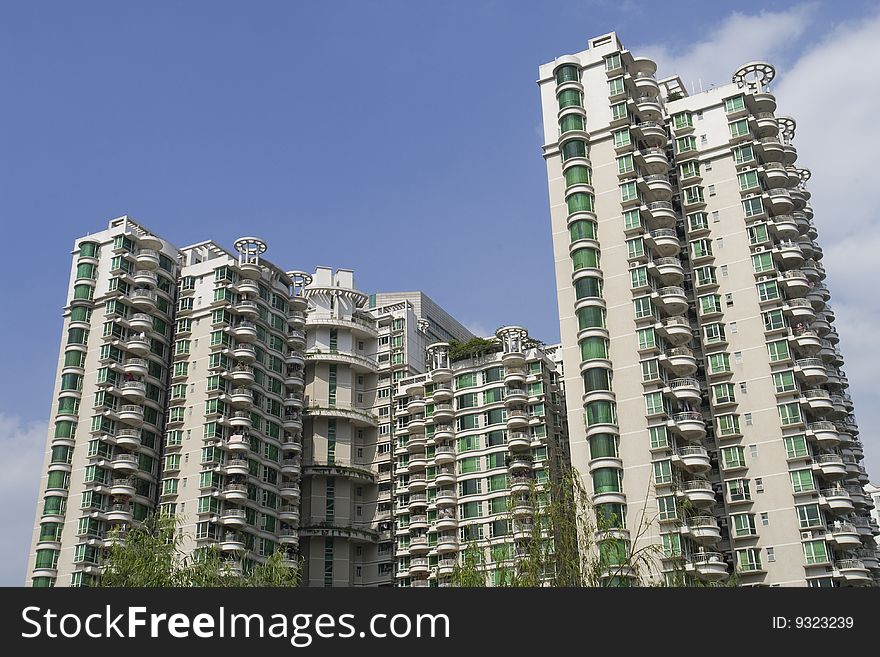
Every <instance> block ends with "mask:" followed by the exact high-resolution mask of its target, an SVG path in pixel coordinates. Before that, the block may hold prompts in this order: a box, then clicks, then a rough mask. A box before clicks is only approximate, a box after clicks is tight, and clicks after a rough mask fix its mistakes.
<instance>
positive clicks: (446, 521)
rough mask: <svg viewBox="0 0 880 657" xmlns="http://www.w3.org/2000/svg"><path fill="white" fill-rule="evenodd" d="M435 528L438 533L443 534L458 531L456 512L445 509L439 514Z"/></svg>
mask: <svg viewBox="0 0 880 657" xmlns="http://www.w3.org/2000/svg"><path fill="white" fill-rule="evenodd" d="M434 527H435V529H436V530H437V531H441V532H444V531H445V532H448V531H455V530H456V529H458V518H456V517H455V512H454V511H452V510H451V509H444V510H443V511H442V512H441V513H439V514H438V516H437V520H436V521H435V522H434Z"/></svg>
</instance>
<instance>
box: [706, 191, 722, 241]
mask: <svg viewBox="0 0 880 657" xmlns="http://www.w3.org/2000/svg"><path fill="white" fill-rule="evenodd" d="M706 190H707V191H708V192H709V196H715V185H709V187H707V188H706ZM719 239H720V238H719Z"/></svg>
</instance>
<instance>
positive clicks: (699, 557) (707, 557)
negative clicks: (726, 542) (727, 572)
mask: <svg viewBox="0 0 880 657" xmlns="http://www.w3.org/2000/svg"><path fill="white" fill-rule="evenodd" d="M691 563H693V564H696V565H705V564H709V563H718V564H725V565H726V562H725V561H724V555H723V554H721V553H720V552H698V553H696V554H693V555H691Z"/></svg>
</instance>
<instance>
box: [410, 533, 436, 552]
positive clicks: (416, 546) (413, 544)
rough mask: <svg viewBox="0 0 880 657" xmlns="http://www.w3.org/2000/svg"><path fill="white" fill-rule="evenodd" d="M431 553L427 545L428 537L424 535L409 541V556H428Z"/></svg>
mask: <svg viewBox="0 0 880 657" xmlns="http://www.w3.org/2000/svg"><path fill="white" fill-rule="evenodd" d="M430 551H431V546H430V545H428V537H427V536H426V535H424V534H422V535H419V536H413V537H411V538H410V541H409V553H410V554H413V555H415V554H428V552H430Z"/></svg>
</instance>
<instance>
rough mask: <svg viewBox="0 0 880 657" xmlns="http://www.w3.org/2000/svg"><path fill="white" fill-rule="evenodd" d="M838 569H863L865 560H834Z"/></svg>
mask: <svg viewBox="0 0 880 657" xmlns="http://www.w3.org/2000/svg"><path fill="white" fill-rule="evenodd" d="M834 567H835V568H837V569H838V570H865V562H864V561H862V560H861V559H840V560H839V561H835V562H834Z"/></svg>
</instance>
